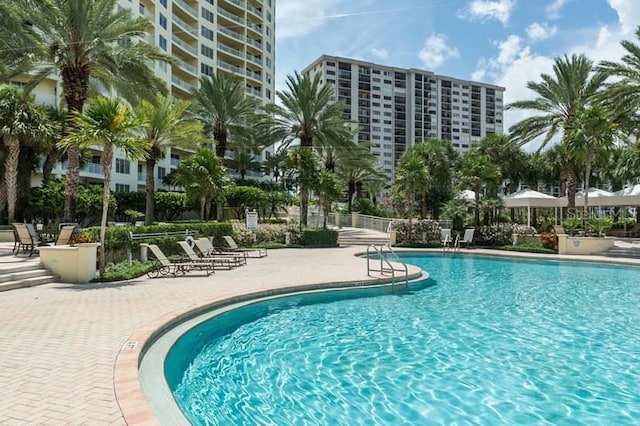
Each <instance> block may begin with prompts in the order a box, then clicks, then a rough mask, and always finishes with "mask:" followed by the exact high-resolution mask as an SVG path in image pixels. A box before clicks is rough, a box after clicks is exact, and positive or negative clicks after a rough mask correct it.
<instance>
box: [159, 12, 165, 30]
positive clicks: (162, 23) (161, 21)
mask: <svg viewBox="0 0 640 426" xmlns="http://www.w3.org/2000/svg"><path fill="white" fill-rule="evenodd" d="M159 21H160V26H161V27H162V28H164V29H165V30H166V29H167V17H166V16H164V15H163V14H162V13H161V14H160V20H159Z"/></svg>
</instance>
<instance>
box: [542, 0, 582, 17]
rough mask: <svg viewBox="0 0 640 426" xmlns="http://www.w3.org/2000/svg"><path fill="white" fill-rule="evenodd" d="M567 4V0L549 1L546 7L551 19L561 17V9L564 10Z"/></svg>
mask: <svg viewBox="0 0 640 426" xmlns="http://www.w3.org/2000/svg"><path fill="white" fill-rule="evenodd" d="M582 1H584V0H582ZM565 4H567V0H553V1H552V2H551V3H549V4H548V5H547V7H546V8H545V10H546V12H547V15H548V16H549V19H558V18H560V11H561V10H562V8H563V7H564V5H565Z"/></svg>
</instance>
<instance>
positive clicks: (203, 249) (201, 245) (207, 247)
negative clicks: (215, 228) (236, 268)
mask: <svg viewBox="0 0 640 426" xmlns="http://www.w3.org/2000/svg"><path fill="white" fill-rule="evenodd" d="M193 243H194V245H195V246H196V247H197V248H198V250H199V251H200V253H202V256H203V257H207V256H229V257H232V258H233V259H234V261H235V262H237V263H238V264H239V265H246V264H247V257H246V256H245V254H244V253H239V252H237V251H222V250H218V249H217V248H215V247H214V246H213V244H211V241H210V240H209V239H208V238H206V237H201V238H197V239H195V240H193Z"/></svg>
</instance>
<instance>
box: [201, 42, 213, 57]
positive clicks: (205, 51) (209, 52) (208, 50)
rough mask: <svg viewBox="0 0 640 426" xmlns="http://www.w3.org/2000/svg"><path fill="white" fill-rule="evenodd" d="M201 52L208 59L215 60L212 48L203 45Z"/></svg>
mask: <svg viewBox="0 0 640 426" xmlns="http://www.w3.org/2000/svg"><path fill="white" fill-rule="evenodd" d="M200 51H201V52H202V54H203V55H204V56H206V57H207V58H211V59H213V49H212V48H210V47H209V46H207V45H204V44H203V45H202V46H200Z"/></svg>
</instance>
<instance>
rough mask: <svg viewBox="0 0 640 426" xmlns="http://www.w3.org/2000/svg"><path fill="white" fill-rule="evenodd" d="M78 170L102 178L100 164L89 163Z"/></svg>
mask: <svg viewBox="0 0 640 426" xmlns="http://www.w3.org/2000/svg"><path fill="white" fill-rule="evenodd" d="M80 170H81V171H83V172H85V173H86V174H90V175H99V176H100V177H104V173H102V164H97V163H89V164H87V165H85V166H84V167H83V168H82V169H80Z"/></svg>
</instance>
